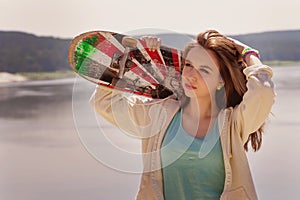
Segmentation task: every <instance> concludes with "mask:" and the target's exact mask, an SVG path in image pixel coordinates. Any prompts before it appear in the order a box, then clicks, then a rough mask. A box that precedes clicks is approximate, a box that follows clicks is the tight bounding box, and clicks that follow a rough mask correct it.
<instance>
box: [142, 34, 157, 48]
mask: <svg viewBox="0 0 300 200" xmlns="http://www.w3.org/2000/svg"><path fill="white" fill-rule="evenodd" d="M141 39H142V40H144V41H145V42H146V45H147V47H148V48H149V49H150V50H151V51H155V50H158V49H159V48H160V46H161V39H160V38H157V37H153V36H144V37H142V38H141Z"/></svg>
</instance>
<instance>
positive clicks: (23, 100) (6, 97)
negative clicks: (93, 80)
mask: <svg viewBox="0 0 300 200" xmlns="http://www.w3.org/2000/svg"><path fill="white" fill-rule="evenodd" d="M72 83H73V79H72V80H71V79H70V80H66V81H65V83H64V84H59V85H57V83H56V82H55V81H52V82H51V81H47V82H45V83H43V84H36V83H34V82H33V83H31V84H30V82H28V83H27V84H22V83H18V84H11V85H2V86H1V85H0V118H5V119H8V118H19V119H22V118H28V117H41V115H45V114H46V113H44V112H43V111H44V110H45V109H46V108H49V107H52V108H55V107H60V106H61V105H62V104H65V103H67V102H69V101H70V99H72Z"/></svg>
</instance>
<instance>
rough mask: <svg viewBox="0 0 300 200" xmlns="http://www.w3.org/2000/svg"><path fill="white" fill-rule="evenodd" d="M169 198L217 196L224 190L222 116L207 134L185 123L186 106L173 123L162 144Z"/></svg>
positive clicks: (191, 199) (212, 198) (183, 199)
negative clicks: (196, 135) (194, 132)
mask: <svg viewBox="0 0 300 200" xmlns="http://www.w3.org/2000/svg"><path fill="white" fill-rule="evenodd" d="M161 160H162V167H163V168H162V172H163V185H164V196H165V200H177V199H178V200H198V199H199V200H201V199H205V200H217V199H220V196H221V194H222V192H223V188H224V182H225V168H224V161H223V153H222V147H221V143H220V139H219V129H218V120H217V119H216V120H215V124H214V126H213V128H212V129H211V130H210V131H209V132H208V133H207V134H206V136H205V137H203V138H194V137H192V136H190V135H189V134H188V133H187V132H185V130H184V129H183V127H182V110H180V111H179V112H178V113H177V114H176V115H175V117H174V118H173V120H172V122H171V123H170V125H169V127H168V129H167V132H166V135H165V137H164V140H163V143H162V148H161Z"/></svg>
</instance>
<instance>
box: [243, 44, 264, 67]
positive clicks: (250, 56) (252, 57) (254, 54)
mask: <svg viewBox="0 0 300 200" xmlns="http://www.w3.org/2000/svg"><path fill="white" fill-rule="evenodd" d="M241 54H242V57H243V60H244V62H245V63H246V64H247V65H255V64H261V61H260V54H259V51H258V50H256V49H253V48H251V47H245V48H244V49H243V51H242V53H241Z"/></svg>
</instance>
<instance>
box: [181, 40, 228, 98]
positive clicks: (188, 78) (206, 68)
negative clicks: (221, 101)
mask: <svg viewBox="0 0 300 200" xmlns="http://www.w3.org/2000/svg"><path fill="white" fill-rule="evenodd" d="M216 63H217V59H216V58H215V56H214V54H213V53H212V51H211V50H206V49H204V48H203V47H201V46H200V45H199V46H195V47H193V48H192V49H191V50H190V51H189V52H188V54H187V56H186V61H185V65H184V68H183V71H182V86H183V88H184V91H185V94H186V96H188V97H190V98H193V97H196V98H203V97H214V96H215V92H216V88H217V86H218V85H223V81H222V78H221V75H220V72H219V69H218V67H217V65H216Z"/></svg>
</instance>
